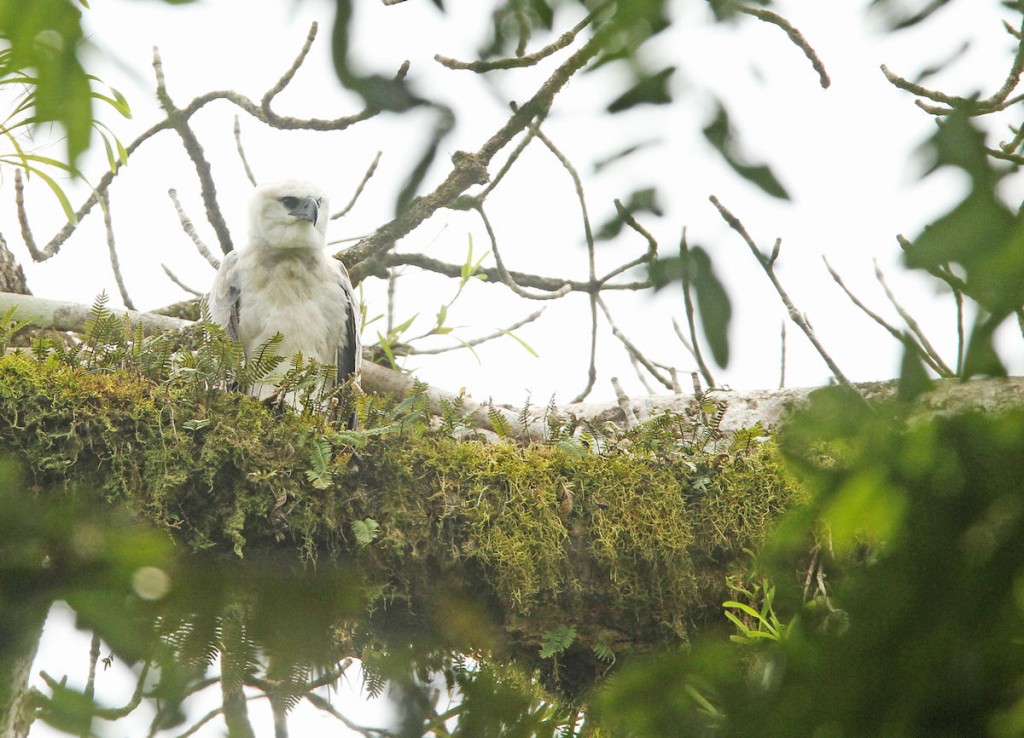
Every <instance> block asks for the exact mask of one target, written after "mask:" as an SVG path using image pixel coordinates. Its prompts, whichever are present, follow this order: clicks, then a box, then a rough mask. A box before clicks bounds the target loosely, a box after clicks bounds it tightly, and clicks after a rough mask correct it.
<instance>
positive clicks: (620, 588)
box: [0, 355, 794, 691]
mask: <svg viewBox="0 0 1024 738" xmlns="http://www.w3.org/2000/svg"><path fill="white" fill-rule="evenodd" d="M385 415H386V413H385ZM678 425H679V424H673V423H664V424H663V427H664V433H665V438H664V439H663V442H661V443H653V442H652V438H651V431H646V435H644V436H643V437H642V441H643V442H642V443H640V442H639V440H640V439H641V437H640V436H636V438H637V441H636V442H631V439H630V438H629V437H624V438H623V439H620V442H617V443H616V444H613V445H612V446H611V448H613V449H614V451H613V452H610V453H608V454H605V455H598V454H594V453H589V452H586V451H585V450H583V449H582V448H581V447H579V446H578V444H577V446H576V447H574V446H573V445H572V444H566V443H563V444H562V445H561V446H559V445H542V444H541V445H538V444H533V445H529V446H519V445H514V444H511V443H498V444H486V443H480V442H473V441H460V440H456V439H453V438H451V437H450V436H446V435H444V434H442V433H438V432H435V431H430V430H428V429H427V428H425V427H424V426H423V425H422V424H420V425H415V424H411V425H407V426H406V428H405V430H404V431H403V432H392V433H380V434H377V435H374V434H372V433H367V434H366V436H365V438H364V439H363V440H364V445H362V446H361V447H358V448H353V447H350V446H347V445H345V444H341V443H336V444H335V445H334V446H332V447H331V449H329V451H330V453H332V454H333V457H332V459H331V461H330V467H329V469H327V472H328V473H327V475H326V476H325V475H323V474H321V475H319V476H317V477H316V479H317V481H318V484H319V487H318V486H316V485H314V484H313V482H312V481H311V480H310V478H308V477H307V471H309V470H310V467H311V464H312V461H311V459H312V457H313V454H314V452H315V448H316V444H317V443H318V442H320V443H322V439H324V438H325V437H330V436H331V431H330V429H329V428H328V427H327V426H326V425H325V424H324V422H323V420H322V419H317V418H303V417H301V416H299V415H296V414H294V413H292V412H290V411H286V412H284V413H280V412H274V411H272V410H269V409H267V408H266V407H265V406H263V405H262V404H260V403H257V402H255V401H253V400H250V399H249V398H246V397H243V396H241V395H238V394H232V393H222V392H203V393H197V392H196V391H195V388H194V386H192V385H189V384H187V383H182V384H175V383H174V382H163V383H153V382H150V381H147V380H144V379H140V378H139V377H137V376H133V375H132V374H129V373H126V372H123V371H109V372H104V373H88V372H86V371H84V370H83V369H80V368H70V367H68V366H65V365H62V364H60V363H59V362H56V361H53V360H44V361H37V360H36V359H33V358H31V357H28V356H24V355H9V356H6V357H3V358H0V451H6V452H14V453H15V454H17V456H19V457H20V458H21V459H22V460H23V461H24V462H25V464H26V465H27V467H28V469H29V473H30V474H31V475H32V478H33V479H34V481H35V491H34V492H30V493H31V494H50V495H52V494H60V493H61V492H62V491H65V492H66V491H74V492H76V493H77V494H82V495H84V494H91V490H96V491H97V492H98V493H99V495H101V496H102V498H104V499H105V500H108V501H110V502H112V503H116V504H119V505H122V506H125V507H127V508H128V509H130V510H132V511H133V512H134V514H135V515H137V516H138V517H139V518H142V519H145V520H148V521H151V522H153V523H155V524H156V525H158V526H160V527H163V528H165V529H168V530H170V531H172V532H173V533H174V534H175V536H176V537H177V538H178V539H179V540H180V541H183V542H185V543H187V544H188V546H189V547H190V548H191V549H192V550H195V551H205V552H206V553H205V555H207V556H210V555H217V554H218V552H219V553H220V554H222V555H228V556H231V557H235V556H237V557H243V559H244V560H261V559H264V558H265V557H266V556H267V555H273V556H276V557H278V558H279V557H281V556H282V555H283V556H285V558H287V557H289V556H290V557H292V559H293V560H294V561H296V562H299V561H306V562H307V565H310V566H313V565H315V566H316V567H318V568H321V569H322V568H323V567H325V566H329V565H330V562H332V561H336V562H341V561H347V562H353V563H356V564H357V565H358V567H359V569H360V570H361V571H362V574H363V576H364V577H365V578H366V580H368V581H369V582H371V583H373V584H374V585H375V587H376V589H375V590H374V591H376V592H377V593H378V594H377V597H376V600H375V602H374V606H373V608H372V611H371V614H370V617H369V619H368V620H367V621H366V622H365V623H364V624H363V625H359V626H356V627H354V628H350V630H349V634H350V635H349V638H350V641H351V643H350V645H352V646H358V645H360V644H367V643H372V642H374V641H375V640H387V637H388V635H389V633H394V632H407V630H408V629H410V628H412V629H416V630H417V631H420V632H424V633H432V634H433V635H435V636H438V637H440V638H441V639H442V640H448V641H449V642H450V644H451V647H452V648H456V647H458V645H457V644H458V643H459V638H462V639H463V640H462V641H461V642H462V643H463V644H465V643H466V642H467V641H466V640H465V639H466V638H469V639H470V641H472V640H473V639H472V637H470V631H471V630H473V627H472V626H471V624H469V623H468V622H466V621H465V620H462V621H460V619H459V617H457V616H455V615H454V614H453V609H460V610H462V611H463V612H464V614H470V613H471V614H474V616H475V614H480V616H481V617H483V616H484V615H486V617H487V618H489V619H490V620H491V621H492V622H493V623H494V624H495V625H496V626H497V630H493V629H490V630H488V632H487V637H486V638H485V637H483V636H481V639H480V641H479V643H481V644H483V643H485V642H486V643H487V647H488V648H490V649H497V650H498V651H500V652H503V653H506V654H511V655H514V656H516V657H517V658H519V659H521V660H523V661H525V662H526V663H527V664H528V665H529V666H531V667H534V668H540V669H542V670H543V671H544V672H546V673H547V674H548V676H550V677H552V678H556V679H557V680H558V681H559V683H560V684H561V685H563V686H566V687H568V688H569V689H570V690H572V691H575V690H577V689H582V688H585V687H586V686H587V685H588V684H590V683H591V682H592V680H593V678H595V676H596V675H597V674H599V673H601V672H603V671H604V670H605V668H606V665H605V663H603V662H606V661H607V660H609V658H611V657H618V656H621V655H625V654H628V653H631V652H635V651H643V650H648V649H651V648H654V647H657V646H659V645H663V644H666V643H679V642H682V641H685V640H686V639H687V638H688V636H689V634H690V633H691V631H692V630H693V629H694V628H695V627H699V626H700V625H701V624H704V623H706V621H707V620H708V618H709V616H710V614H711V613H715V612H717V611H718V610H719V606H720V603H721V601H722V600H723V599H724V598H725V595H726V592H725V577H726V575H727V574H728V573H730V572H731V571H733V570H734V569H735V568H737V566H739V565H740V560H741V557H742V556H743V555H744V554H743V551H744V549H748V548H751V547H754V546H756V545H757V543H758V542H759V541H760V539H761V538H762V536H763V535H764V532H765V529H766V528H767V527H768V526H769V525H771V523H772V522H773V520H774V519H775V517H776V516H777V515H778V514H779V512H780V511H781V510H782V509H783V508H784V507H785V505H786V504H787V503H788V501H789V500H790V499H791V498H792V496H793V494H794V487H793V485H792V484H791V482H790V480H789V479H788V478H787V477H786V476H785V474H784V473H783V472H782V471H781V470H780V468H779V464H778V462H777V461H776V459H775V456H774V453H773V445H772V444H771V443H763V444H760V445H755V446H754V447H753V448H752V449H750V450H743V451H737V452H735V453H733V454H732V455H728V454H722V455H717V456H711V455H710V454H696V455H695V454H692V453H686V452H685V448H686V443H685V442H683V441H682V440H681V439H679V438H675V439H674V440H673V436H672V433H675V432H677V430H678V428H676V426H678ZM659 432H661V431H659ZM317 439H321V440H320V441H318V440H317ZM367 519H369V520H370V521H372V522H373V523H375V524H376V526H377V528H376V532H377V537H376V540H373V542H372V543H370V544H369V545H362V546H360V545H357V543H356V537H355V535H354V534H353V528H352V525H353V523H354V522H355V521H366V520H367ZM256 566H258V564H256ZM460 623H461V624H460ZM562 626H565V627H569V626H571V627H572V628H574V629H575V633H576V635H575V637H574V638H573V639H572V642H571V643H570V644H569V645H568V646H566V647H565V648H564V649H562V650H561V651H560V652H559V653H558V655H557V658H553V657H550V656H549V657H547V658H542V657H541V650H542V648H543V644H544V643H545V638H546V634H549V633H551V632H552V631H554V630H556V629H558V628H559V627H562ZM476 629H477V630H478V631H479V630H481V629H480V628H479V627H477V628H476ZM485 630H487V629H485ZM481 632H482V631H481ZM495 633H497V634H498V640H497V641H495V640H493V636H494V634H495ZM488 639H490V640H488Z"/></svg>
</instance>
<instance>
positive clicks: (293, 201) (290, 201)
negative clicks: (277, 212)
mask: <svg viewBox="0 0 1024 738" xmlns="http://www.w3.org/2000/svg"><path fill="white" fill-rule="evenodd" d="M281 204H282V205H284V206H285V207H286V208H288V209H289V210H294V209H295V208H297V207H298V205H299V198H297V197H282V198H281Z"/></svg>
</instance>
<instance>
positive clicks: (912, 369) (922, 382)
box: [896, 335, 932, 402]
mask: <svg viewBox="0 0 1024 738" xmlns="http://www.w3.org/2000/svg"><path fill="white" fill-rule="evenodd" d="M931 385H932V380H931V379H930V378H929V377H928V371H927V370H926V369H925V367H924V361H922V360H921V354H920V353H919V352H918V350H917V347H916V345H915V344H914V342H913V339H912V338H911V337H910V336H909V335H905V336H904V338H903V361H902V362H901V363H900V383H899V386H898V387H897V388H896V396H897V397H898V398H899V399H900V400H902V401H903V402H913V401H914V400H916V399H917V398H918V397H920V396H921V395H922V394H924V393H925V392H927V391H928V390H929V389H930V388H931Z"/></svg>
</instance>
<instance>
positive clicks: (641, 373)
mask: <svg viewBox="0 0 1024 738" xmlns="http://www.w3.org/2000/svg"><path fill="white" fill-rule="evenodd" d="M629 363H630V364H632V365H633V371H635V372H636V378H637V379H638V380H640V384H642V385H643V387H644V389H645V390H646V391H647V394H649V395H653V394H654V389H653V388H652V387H651V384H650V382H648V381H647V376H646V375H645V374H644V371H643V366H642V365H641V364H640V362H639V361H637V360H636V357H635V356H633V354H630V355H629ZM651 363H652V364H654V366H656V367H658V368H659V369H664V370H665V371H667V372H669V373H670V374H671V370H670V369H669V368H668V367H666V366H664V365H663V364H659V363H658V362H656V361H652V362H651ZM613 379H614V378H613ZM672 381H673V382H675V377H673V378H672Z"/></svg>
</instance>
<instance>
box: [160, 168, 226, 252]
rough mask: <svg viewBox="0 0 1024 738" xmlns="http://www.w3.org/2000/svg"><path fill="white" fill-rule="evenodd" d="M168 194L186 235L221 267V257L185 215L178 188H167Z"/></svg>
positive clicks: (197, 248) (200, 250)
mask: <svg viewBox="0 0 1024 738" xmlns="http://www.w3.org/2000/svg"><path fill="white" fill-rule="evenodd" d="M167 194H168V195H169V196H170V198H171V202H172V203H174V211H175V212H176V213H177V214H178V221H179V222H180V223H181V228H182V230H184V231H185V235H186V236H188V237H189V238H191V239H192V243H194V244H195V245H196V250H197V251H199V255H200V256H202V257H203V258H204V259H206V261H207V262H208V263H209V264H210V266H212V267H213V268H214V269H219V268H220V259H218V258H217V257H216V256H214V255H213V254H212V253H211V252H210V249H209V247H208V246H207V245H206V244H205V243H203V239H201V238H200V237H199V234H198V233H197V232H196V227H195V225H193V223H192V220H191V219H190V218H189V217H188V216H187V215H185V209H184V208H182V206H181V202H180V201H179V200H178V192H177V190H175V189H173V188H171V189H169V190H167Z"/></svg>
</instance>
